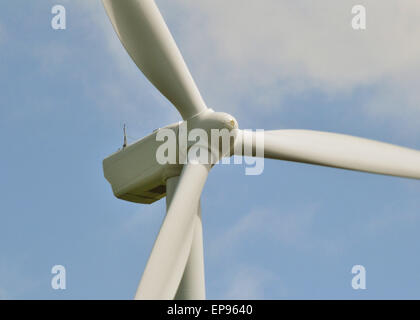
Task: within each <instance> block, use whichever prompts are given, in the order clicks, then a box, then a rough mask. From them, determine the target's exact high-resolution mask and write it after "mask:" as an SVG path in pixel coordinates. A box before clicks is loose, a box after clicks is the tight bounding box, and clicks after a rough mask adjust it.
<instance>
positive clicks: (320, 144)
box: [240, 130, 420, 179]
mask: <svg viewBox="0 0 420 320" xmlns="http://www.w3.org/2000/svg"><path fill="white" fill-rule="evenodd" d="M254 135H255V134H254ZM241 136H242V135H241ZM254 140H255V138H254ZM241 141H242V140H241ZM243 141H244V144H247V147H248V148H250V146H249V144H250V143H252V142H251V141H252V140H250V139H244V140H243ZM240 143H241V142H240ZM244 146H245V145H244ZM252 149H253V152H254V153H255V141H254V143H253V146H252ZM264 157H265V158H270V159H279V160H288V161H295V162H303V163H310V164H316V165H322V166H328V167H335V168H341V169H349V170H357V171H364V172H371V173H377V174H386V175H392V176H399V177H406V178H414V179H420V151H417V150H413V149H409V148H404V147H400V146H396V145H392V144H388V143H383V142H379V141H374V140H368V139H364V138H358V137H353V136H349V135H344V134H336V133H330V132H320V131H310V130H275V131H265V132H264Z"/></svg>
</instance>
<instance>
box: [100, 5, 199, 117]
mask: <svg viewBox="0 0 420 320" xmlns="http://www.w3.org/2000/svg"><path fill="white" fill-rule="evenodd" d="M102 1H103V4H104V6H105V9H106V11H107V13H108V16H109V18H110V20H111V22H112V24H113V26H114V29H115V31H116V32H117V34H118V37H119V38H120V40H121V42H122V44H123V45H124V47H125V49H126V50H127V52H128V53H129V54H130V56H131V58H132V59H133V60H134V62H135V63H136V64H137V66H138V67H139V68H140V70H141V71H142V72H143V73H144V75H145V76H146V77H147V78H148V79H149V80H150V82H152V83H153V84H154V85H155V87H156V88H158V89H159V91H160V92H161V93H162V94H163V95H164V96H165V97H166V98H168V100H169V101H171V102H172V103H173V104H174V105H175V107H176V108H177V109H178V111H179V112H180V113H181V116H182V118H183V119H188V118H190V117H192V116H194V115H196V114H197V113H199V112H200V111H203V110H204V109H206V108H207V107H206V105H205V103H204V101H203V98H202V97H201V94H200V92H199V91H198V89H197V86H196V85H195V83H194V80H193V78H192V76H191V74H190V72H189V71H188V68H187V66H186V64H185V62H184V59H183V58H182V56H181V53H180V52H179V49H178V47H177V45H176V43H175V41H174V39H173V38H172V35H171V33H170V31H169V29H168V27H167V26H166V23H165V21H164V20H163V17H162V15H161V14H160V12H159V9H158V7H157V6H156V4H155V2H154V1H153V0H102Z"/></svg>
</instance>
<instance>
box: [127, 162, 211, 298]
mask: <svg viewBox="0 0 420 320" xmlns="http://www.w3.org/2000/svg"><path fill="white" fill-rule="evenodd" d="M209 170H210V166H209V165H204V164H199V163H196V164H192V163H188V164H186V165H185V166H184V168H183V170H182V173H181V176H180V178H179V182H178V186H177V189H176V191H175V194H174V196H173V198H172V201H171V204H170V207H169V210H168V213H167V215H166V217H165V220H164V221H163V224H162V227H161V228H160V231H159V235H158V237H157V239H156V242H155V244H154V246H153V250H152V253H151V254H150V258H149V261H148V262H147V265H146V268H145V270H144V273H143V277H142V279H141V281H140V284H139V287H138V289H137V292H136V296H135V299H141V300H171V299H174V297H175V294H176V292H177V289H178V286H179V284H180V282H181V278H182V275H183V273H184V270H185V266H186V264H187V260H188V257H189V254H190V250H191V245H192V241H193V237H194V230H195V227H196V216H197V208H198V206H199V204H200V196H201V192H202V190H203V187H204V184H205V182H206V180H207V176H208V173H209Z"/></svg>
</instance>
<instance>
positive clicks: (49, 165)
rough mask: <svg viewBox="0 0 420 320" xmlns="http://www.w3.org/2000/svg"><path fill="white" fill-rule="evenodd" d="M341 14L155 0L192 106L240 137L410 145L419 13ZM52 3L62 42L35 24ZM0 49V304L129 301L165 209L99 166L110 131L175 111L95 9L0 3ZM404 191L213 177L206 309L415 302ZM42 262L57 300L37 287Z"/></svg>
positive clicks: (309, 179) (232, 170)
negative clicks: (304, 132) (288, 134)
mask: <svg viewBox="0 0 420 320" xmlns="http://www.w3.org/2000/svg"><path fill="white" fill-rule="evenodd" d="M358 3H364V4H365V5H366V6H367V9H368V29H367V30H366V31H363V32H364V33H360V32H359V33H358V32H357V31H354V30H352V29H351V27H350V21H351V14H350V12H351V6H352V5H353V4H354V3H353V2H352V1H348V0H346V1H342V2H341V1H340V2H337V1H332V0H324V1H320V2H316V4H315V3H314V2H312V1H308V0H301V1H295V2H293V4H290V3H289V2H288V1H273V0H264V1H248V0H247V1H243V0H242V1H238V0H232V1H229V2H226V1H219V0H217V1H210V0H203V1H196V0H195V1H192V0H185V1H182V0H177V1H170V0H159V1H157V4H158V5H159V7H160V9H161V11H162V13H163V15H164V17H165V18H166V19H167V22H168V25H169V27H170V29H171V30H172V32H173V34H174V37H175V39H176V41H177V43H178V44H179V47H180V49H181V51H182V53H183V54H184V57H185V60H186V62H187V64H188V65H189V67H190V69H191V73H192V74H193V76H194V78H195V80H196V82H197V85H198V87H199V88H200V90H201V92H202V95H203V97H204V99H205V100H206V101H207V103H208V105H209V106H210V107H212V108H213V109H215V110H217V111H227V112H231V113H232V114H233V115H235V117H236V118H237V120H238V122H239V125H240V127H242V128H254V129H256V128H258V129H279V128H302V129H317V130H325V131H335V132H341V133H347V134H353V135H358V136H363V137H367V138H372V139H379V140H382V141H387V142H392V143H397V144H400V145H404V146H408V147H411V148H416V149H420V129H419V128H420V125H419V123H420V102H419V101H420V95H419V92H418V84H419V83H420V77H419V74H420V72H419V71H420V59H419V58H418V57H419V56H420V55H419V52H420V45H419V44H418V33H419V30H420V22H419V21H420V5H419V4H416V2H413V1H407V0H402V1H395V0H392V1H389V3H388V2H387V3H388V4H383V5H382V3H383V2H381V1H378V0H376V1H373V0H370V1H358ZM379 3H380V4H381V5H379ZM54 4H63V5H64V6H65V7H66V9H67V29H66V30H62V31H56V30H53V29H52V28H51V26H50V21H51V18H52V15H51V13H50V11H51V7H52V5H54ZM415 40H417V41H415ZM0 48H1V49H0V142H1V146H2V152H1V155H2V156H1V158H0V165H1V168H2V170H1V176H0V178H1V180H0V194H1V205H0V208H1V211H0V212H1V216H0V217H1V218H0V219H1V220H0V221H1V222H0V298H5V299H9V298H16V299H28V298H30V299H102V298H106V299H113V298H115V299H131V298H132V297H133V296H134V293H135V290H136V287H137V284H138V281H139V279H140V277H141V274H142V271H143V268H144V266H145V263H146V261H147V258H148V255H149V253H150V250H151V248H152V245H153V242H154V239H155V237H156V235H157V232H158V230H159V227H160V223H161V221H162V219H163V217H164V208H165V205H164V201H159V202H157V203H154V204H153V205H149V206H148V205H137V204H131V203H128V202H124V201H121V200H118V199H116V198H114V197H113V195H112V192H111V188H110V186H109V185H108V183H107V181H106V180H105V179H104V177H103V173H102V159H103V158H105V157H106V156H107V155H109V154H110V153H112V152H114V151H115V150H116V149H117V148H119V147H120V146H121V143H122V125H123V123H127V126H128V134H129V136H130V137H132V138H135V139H138V138H141V137H142V136H145V135H146V134H148V133H150V132H151V131H152V130H153V129H155V128H158V127H162V126H163V125H166V124H169V123H172V122H175V121H178V120H179V119H180V117H179V115H178V114H177V112H176V110H175V108H173V107H172V106H171V105H170V104H169V103H168V102H167V101H166V100H165V99H164V98H163V97H162V96H161V95H160V94H159V93H158V91H157V90H155V89H154V88H153V87H152V86H151V85H150V84H149V83H148V82H147V81H146V80H145V78H144V77H143V75H142V74H141V73H140V71H138V69H137V68H136V67H135V65H134V63H133V62H132V61H131V60H130V59H129V57H128V55H127V54H126V52H125V51H124V49H123V47H122V46H121V44H120V43H119V41H118V39H117V37H116V36H115V34H114V31H113V29H112V27H111V25H110V23H109V21H108V19H107V17H106V14H105V11H104V10H103V8H102V6H101V4H100V1H99V0H89V1H81V0H79V1H76V0H73V1H70V0H68V1H48V0H37V1H29V0H15V1H7V2H6V1H2V2H1V4H0ZM129 141H133V140H132V139H129ZM419 194H420V182H419V181H414V180H407V179H400V178H392V177H385V176H377V175H371V174H364V173H357V172H350V171H343V170H338V169H330V168H322V167H316V166H310V165H303V164H295V163H287V162H281V161H271V160H267V161H266V162H265V170H264V173H263V174H262V175H261V176H245V175H244V167H242V166H217V167H216V168H214V169H213V170H212V172H211V174H210V177H209V179H208V181H207V183H206V186H205V189H204V193H203V196H202V206H203V223H204V242H205V263H206V281H207V284H206V285H207V296H208V298H210V299H217V298H256V299H259V298H266V299H284V298H305V299H306V298H309V299H314V298H315V299H318V298H320V299H323V298H338V299H341V298H355V299H365V298H417V299H418V298H420V257H419V255H418V252H420V234H419V230H420V197H419ZM56 264H62V265H64V266H65V267H66V269H67V289H66V290H65V291H55V290H53V289H52V288H51V286H50V281H51V277H52V275H51V273H50V270H51V267H52V266H53V265H56ZM356 264H362V265H364V266H365V267H366V270H367V290H365V291H355V290H353V289H352V287H351V279H352V274H351V268H352V266H353V265H356Z"/></svg>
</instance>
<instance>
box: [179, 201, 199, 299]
mask: <svg viewBox="0 0 420 320" xmlns="http://www.w3.org/2000/svg"><path fill="white" fill-rule="evenodd" d="M194 219H195V228H194V237H193V240H192V245H191V250H190V255H189V257H188V261H187V264H186V266H185V270H184V274H183V276H182V279H181V282H180V284H179V287H178V291H177V292H176V295H175V300H205V299H206V286H205V278H204V252H203V223H202V220H201V208H200V205H199V207H198V210H197V214H196V215H195V218H194Z"/></svg>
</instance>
